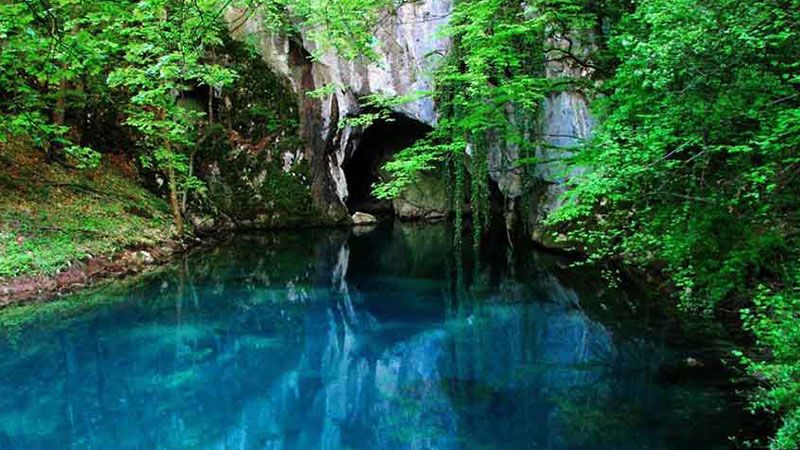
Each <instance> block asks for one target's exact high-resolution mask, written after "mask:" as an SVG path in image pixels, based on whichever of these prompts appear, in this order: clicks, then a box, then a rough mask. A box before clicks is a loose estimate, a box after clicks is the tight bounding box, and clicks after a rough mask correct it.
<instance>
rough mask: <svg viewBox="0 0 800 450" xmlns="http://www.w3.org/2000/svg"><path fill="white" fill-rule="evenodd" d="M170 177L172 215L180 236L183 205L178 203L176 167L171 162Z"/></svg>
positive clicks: (181, 234) (168, 173)
mask: <svg viewBox="0 0 800 450" xmlns="http://www.w3.org/2000/svg"><path fill="white" fill-rule="evenodd" d="M167 177H168V178H169V203H170V205H172V216H173V218H174V219H175V226H176V227H178V236H183V216H182V215H181V205H180V203H178V186H177V182H176V180H175V168H173V167H172V164H171V163H170V165H169V167H168V168H167Z"/></svg>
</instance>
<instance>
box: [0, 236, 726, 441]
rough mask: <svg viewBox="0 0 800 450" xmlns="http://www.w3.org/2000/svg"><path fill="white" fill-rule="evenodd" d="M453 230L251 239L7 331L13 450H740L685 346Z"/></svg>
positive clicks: (551, 264) (545, 263)
mask: <svg viewBox="0 0 800 450" xmlns="http://www.w3.org/2000/svg"><path fill="white" fill-rule="evenodd" d="M449 242H451V238H450V237H449V234H448V233H447V230H446V229H445V228H444V227H443V226H437V227H422V228H420V227H399V226H395V227H394V228H389V229H379V230H376V231H372V232H370V233H366V234H361V235H348V233H346V232H343V231H324V232H323V231H316V232H303V233H281V234H270V235H262V236H245V237H240V238H237V239H236V240H234V241H232V242H230V243H228V244H226V245H222V246H220V247H219V248H217V249H215V250H214V251H211V252H206V253H203V254H200V255H195V256H191V257H189V258H187V260H186V261H183V262H182V263H181V264H178V265H177V266H176V267H175V268H172V269H170V270H168V271H165V272H163V273H160V274H159V275H155V276H151V277H149V278H148V279H145V280H142V281H141V282H138V283H137V284H135V285H133V286H132V287H131V286H126V287H124V289H120V288H119V287H115V286H109V287H106V288H103V289H101V290H99V291H98V292H96V293H92V294H82V295H81V296H76V297H75V299H74V300H75V301H76V302H85V301H96V300H97V297H104V298H105V297H108V296H115V297H117V298H118V301H115V302H112V303H110V304H108V305H106V306H102V307H97V308H94V309H92V310H90V312H89V313H83V314H82V315H79V316H77V317H71V318H69V319H67V318H62V319H59V320H55V321H48V322H46V323H42V324H40V325H38V326H36V327H33V328H31V329H29V330H27V331H25V332H23V333H22V334H21V335H14V336H9V338H8V339H7V340H0V352H2V357H1V358H0V449H2V450H10V449H14V450H28V449H142V450H144V449H215V450H216V449H220V450H222V449H237V450H244V449H331V450H333V449H342V450H344V449H353V450H371V449H413V450H423V449H498V448H508V449H692V448H698V449H700V448H702V449H709V448H726V445H725V442H726V439H725V437H726V433H728V432H730V431H731V429H732V427H733V426H734V424H733V422H734V421H733V420H731V418H730V417H727V415H726V413H725V408H726V405H725V403H724V401H723V398H722V396H721V394H720V393H719V392H717V391H715V390H714V389H713V388H711V387H709V386H704V385H702V384H700V383H683V384H675V383H667V382H665V381H664V380H663V377H662V376H660V373H661V371H660V368H662V367H665V366H669V365H671V364H674V363H675V362H676V361H679V360H680V359H681V358H684V357H685V356H686V355H685V354H684V352H683V351H682V350H680V349H677V348H675V347H674V346H671V345H670V344H668V343H667V342H668V341H667V339H666V338H665V337H664V327H663V326H658V325H654V324H659V323H662V322H663V320H662V319H660V318H658V317H657V316H653V315H652V314H651V313H649V312H644V311H637V312H635V313H634V312H632V311H631V308H630V307H629V306H627V305H628V304H629V302H628V300H629V298H628V297H630V296H631V295H633V294H628V295H624V294H623V293H621V292H605V293H603V292H601V291H603V284H602V283H601V282H599V281H598V280H597V279H596V278H593V277H592V276H591V275H590V274H587V273H581V272H575V271H574V270H567V269H564V268H563V267H561V266H563V265H564V264H562V262H561V261H559V260H558V259H557V258H554V257H552V256H546V255H540V254H536V253H530V252H525V253H524V254H522V255H518V256H517V257H514V256H509V255H507V254H506V252H505V251H504V250H501V249H499V248H496V247H494V246H490V247H489V248H490V250H491V249H495V250H496V253H497V254H486V255H482V257H481V258H480V262H479V263H476V262H475V261H474V259H473V258H472V257H471V249H469V250H465V251H464V257H463V258H461V257H456V255H455V252H454V251H453V249H452V247H451V245H449Z"/></svg>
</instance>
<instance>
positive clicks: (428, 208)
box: [392, 174, 451, 220]
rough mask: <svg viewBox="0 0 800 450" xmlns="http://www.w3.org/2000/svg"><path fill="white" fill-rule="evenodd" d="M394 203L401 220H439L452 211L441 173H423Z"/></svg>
mask: <svg viewBox="0 0 800 450" xmlns="http://www.w3.org/2000/svg"><path fill="white" fill-rule="evenodd" d="M392 203H393V206H394V211H395V214H396V215H397V217H399V218H400V220H438V219H444V218H446V217H447V216H448V214H449V213H451V211H450V210H449V208H448V205H447V186H445V184H444V180H443V179H442V176H441V175H440V174H421V175H420V176H419V177H418V178H417V179H416V180H415V181H414V182H413V183H412V184H410V185H409V186H408V187H407V188H406V189H405V190H404V191H403V193H401V194H400V195H399V196H398V197H397V198H395V199H394V200H393V201H392Z"/></svg>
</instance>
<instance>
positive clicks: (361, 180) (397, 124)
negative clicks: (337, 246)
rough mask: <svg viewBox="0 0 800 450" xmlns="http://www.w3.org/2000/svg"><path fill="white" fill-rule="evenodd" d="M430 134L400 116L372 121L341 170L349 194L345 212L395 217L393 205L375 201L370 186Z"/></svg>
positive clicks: (376, 199) (423, 128) (414, 121)
mask: <svg viewBox="0 0 800 450" xmlns="http://www.w3.org/2000/svg"><path fill="white" fill-rule="evenodd" d="M430 131H431V127H429V126H428V125H425V124H423V123H422V122H419V121H417V120H414V119H410V118H408V117H406V116H403V115H401V114H392V115H391V116H390V117H389V118H388V119H386V120H378V121H375V122H374V123H373V124H372V125H370V126H369V127H368V128H367V129H366V130H365V131H364V134H363V135H362V136H361V139H360V141H359V144H358V147H356V150H355V152H353V155H352V156H351V157H350V158H349V159H348V160H347V161H345V163H344V165H343V166H342V168H343V169H344V175H345V179H346V181H347V190H348V191H349V196H348V198H347V209H348V210H349V211H350V213H351V214H352V213H353V212H356V211H360V212H365V213H369V214H373V215H380V216H386V215H391V214H393V213H394V209H393V208H392V202H391V201H388V200H379V199H378V198H376V197H375V196H374V195H373V194H372V186H373V185H374V184H375V183H377V182H379V181H381V180H382V179H383V177H382V176H381V168H382V167H383V165H384V164H386V163H387V162H388V161H390V160H391V159H392V157H393V156H394V155H395V154H397V152H399V151H401V150H403V149H405V148H408V147H410V146H411V145H413V144H414V143H415V142H417V141H418V140H419V139H421V138H423V137H425V135H426V134H428V133H429V132H430Z"/></svg>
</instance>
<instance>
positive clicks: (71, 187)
mask: <svg viewBox="0 0 800 450" xmlns="http://www.w3.org/2000/svg"><path fill="white" fill-rule="evenodd" d="M137 181H138V180H137V173H136V169H135V166H134V164H133V162H132V161H131V160H130V158H127V157H125V156H116V155H105V156H104V159H103V160H102V162H101V163H100V166H99V167H98V168H97V169H92V170H78V169H69V168H67V167H65V166H63V165H61V164H58V163H52V164H48V163H46V162H45V158H44V154H43V153H42V152H38V151H32V150H31V149H30V147H29V146H26V145H21V144H19V143H14V142H8V143H0V306H2V305H3V304H4V303H9V302H11V301H12V300H13V297H20V296H22V297H26V296H31V295H35V294H37V293H42V292H46V291H50V292H52V291H56V290H59V289H60V288H62V287H66V286H68V285H75V284H85V283H86V281H87V280H88V279H89V278H91V277H93V276H96V275H100V274H102V273H106V272H120V271H127V269H126V267H125V266H130V265H135V264H149V263H152V262H153V261H151V259H158V257H159V251H158V250H159V249H162V250H165V251H162V252H161V253H168V252H169V251H168V249H170V248H171V247H172V246H173V244H174V243H173V242H172V241H171V239H170V238H171V236H172V235H173V229H172V228H173V227H172V226H171V220H170V215H169V208H168V206H167V204H166V203H165V202H164V201H163V200H162V199H160V198H158V197H157V196H156V195H154V194H152V193H151V192H149V191H147V190H146V189H145V188H143V187H142V186H141V184H140V183H138V182H137ZM140 250H148V253H147V254H146V255H145V254H143V253H142V252H140ZM152 253H155V256H154V257H153V255H151V254H152ZM161 256H163V255H161Z"/></svg>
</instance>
